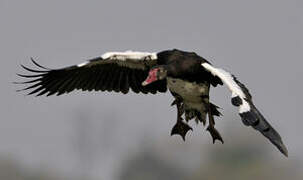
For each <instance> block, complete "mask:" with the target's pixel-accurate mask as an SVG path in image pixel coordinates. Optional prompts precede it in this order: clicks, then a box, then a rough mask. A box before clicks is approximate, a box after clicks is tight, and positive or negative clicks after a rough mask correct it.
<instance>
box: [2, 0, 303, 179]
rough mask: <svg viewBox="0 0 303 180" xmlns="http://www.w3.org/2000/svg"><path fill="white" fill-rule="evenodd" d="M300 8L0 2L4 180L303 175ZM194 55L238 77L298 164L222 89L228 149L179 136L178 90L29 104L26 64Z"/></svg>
mask: <svg viewBox="0 0 303 180" xmlns="http://www.w3.org/2000/svg"><path fill="white" fill-rule="evenodd" d="M302 32H303V1H301V0H288V1H283V0H266V1H264V0H255V1H249V0H229V1H216V0H215V1H214V0H203V1H190V0H188V1H176V0H175V1H165V0H153V1H145V0H128V1H115V0H101V1H76V0H60V1H59V0H58V1H57V0H53V1H46V0H45V1H44V0H27V1H22V0H19V1H17V0H0V52H1V53H0V59H1V66H0V67H1V71H0V80H1V94H0V98H1V101H0V106H1V108H0V111H1V112H0V113H1V118H0V179H5V180H34V179H35V180H40V179H41V180H42V179H43V180H63V179H64V180H66V179H73V180H77V179H78V180H96V179H104V180H136V179H138V180H141V179H146V180H154V179H157V180H158V179H190V180H198V179H219V178H220V179H221V178H222V179H223V178H224V179H236V180H237V179H273V178H275V179H292V180H296V179H298V180H299V179H303V172H302V170H303V169H302V167H303V154H302V151H303V142H302V136H303V132H302V125H303V120H302V118H301V114H302V113H301V111H302V103H301V102H302V100H303V99H302V91H303V85H302V83H301V82H302V77H303V73H302V69H301V67H302V65H303V63H302V58H303V55H302V52H303V35H302ZM172 48H179V49H183V50H188V51H195V52H197V53H198V54H199V55H201V56H203V57H205V58H206V59H208V60H209V61H210V62H212V63H213V64H214V65H215V66H217V67H223V68H224V69H226V70H229V71H231V72H233V73H234V74H235V75H236V76H238V77H239V79H240V80H241V81H242V82H243V83H245V84H246V85H247V86H248V88H249V89H250V91H251V93H252V94H253V96H254V101H255V104H256V105H257V107H259V109H260V110H261V111H262V112H263V114H264V115H265V117H267V119H268V121H269V122H270V123H271V124H272V125H273V126H274V127H275V128H276V129H277V130H278V132H279V133H280V134H281V136H282V138H283V141H284V143H285V144H286V146H287V147H288V150H289V158H285V157H284V156H282V154H281V153H280V152H279V151H278V150H277V149H276V148H275V147H274V146H273V145H271V144H270V143H269V141H268V140H266V139H265V138H264V137H263V136H262V135H261V134H260V133H258V132H256V131H254V130H253V129H251V128H247V127H245V126H244V125H243V124H242V122H241V120H240V118H239V116H238V115H237V111H238V110H237V108H235V107H232V105H231V104H230V92H229V91H228V90H227V88H226V87H219V88H216V89H212V92H211V101H212V102H214V103H215V104H217V105H218V106H220V107H221V108H222V109H221V111H222V113H223V114H224V116H223V117H221V118H217V129H218V130H219V131H220V132H221V134H222V136H223V139H224V140H225V144H224V145H221V144H220V143H218V142H217V143H216V144H214V145H213V144H212V140H211V137H210V135H209V134H208V132H206V131H205V127H203V126H202V125H199V126H196V125H195V124H194V123H193V124H192V126H193V128H194V131H193V132H190V133H189V134H188V136H187V140H186V142H183V140H182V139H181V138H180V137H178V136H173V137H170V130H171V128H172V126H173V125H174V123H175V120H176V110H175V107H170V106H169V105H170V103H171V102H172V100H173V99H172V97H171V95H170V94H169V93H166V94H158V95H142V94H139V95H137V94H134V93H129V94H127V95H122V94H117V93H101V92H91V93H88V92H80V91H76V92H73V93H70V94H68V95H63V96H59V97H47V98H46V97H39V98H36V97H34V96H25V92H23V93H17V92H16V90H17V89H20V88H22V86H17V85H14V84H12V82H14V81H21V80H22V79H21V78H18V77H17V76H16V75H15V73H22V72H24V71H22V69H21V67H20V66H19V65H20V64H24V65H28V66H30V67H32V65H31V64H30V60H29V59H30V57H33V58H35V59H36V60H37V61H38V62H39V63H41V64H42V65H45V66H47V67H50V68H61V67H64V66H68V65H73V64H78V63H81V62H82V61H84V60H86V59H88V58H93V57H96V56H99V55H101V54H103V53H104V52H107V51H125V50H138V51H151V52H153V51H155V52H158V51H161V50H165V49H172Z"/></svg>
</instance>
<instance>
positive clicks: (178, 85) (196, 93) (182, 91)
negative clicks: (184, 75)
mask: <svg viewBox="0 0 303 180" xmlns="http://www.w3.org/2000/svg"><path fill="white" fill-rule="evenodd" d="M167 86H168V88H169V90H170V91H172V92H174V93H177V94H178V95H180V96H181V97H182V98H183V99H184V100H185V101H188V102H193V103H194V102H197V103H199V102H201V101H202V99H203V98H204V97H205V96H208V95H209V86H210V85H209V83H206V82H205V83H196V82H189V81H186V80H183V79H178V78H171V77H168V78H167Z"/></svg>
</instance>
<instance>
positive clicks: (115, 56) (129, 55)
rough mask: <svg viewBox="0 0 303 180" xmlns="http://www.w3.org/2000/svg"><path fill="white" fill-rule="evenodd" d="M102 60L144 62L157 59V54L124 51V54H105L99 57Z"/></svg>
mask: <svg viewBox="0 0 303 180" xmlns="http://www.w3.org/2000/svg"><path fill="white" fill-rule="evenodd" d="M101 58H102V59H117V60H121V61H124V60H126V59H136V60H144V59H145V58H150V59H151V60H155V59H157V53H150V52H137V51H125V52H107V53H105V54H103V55H102V56H101Z"/></svg>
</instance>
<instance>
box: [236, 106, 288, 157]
mask: <svg viewBox="0 0 303 180" xmlns="http://www.w3.org/2000/svg"><path fill="white" fill-rule="evenodd" d="M250 107H251V110H250V111H248V112H245V113H240V116H241V118H242V121H243V123H244V124H245V125H246V126H252V127H253V128H254V129H256V130H258V131H259V132H260V133H262V134H263V135H264V136H265V137H266V138H267V139H269V141H270V142H271V143H272V144H274V145H275V146H276V147H277V148H278V149H279V151H280V152H281V153H283V154H284V155H285V156H286V157H288V151H287V148H286V146H285V145H284V144H283V141H282V138H281V136H280V135H279V133H278V132H277V131H276V130H275V129H274V128H273V127H272V126H271V125H270V124H269V123H268V122H267V121H266V119H265V118H264V116H263V115H262V114H261V113H260V112H259V111H258V109H257V108H256V107H255V106H254V105H253V104H252V103H250Z"/></svg>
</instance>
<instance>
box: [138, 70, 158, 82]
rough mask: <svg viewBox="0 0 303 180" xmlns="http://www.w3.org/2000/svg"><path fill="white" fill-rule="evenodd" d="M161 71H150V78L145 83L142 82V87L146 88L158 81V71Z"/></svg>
mask: <svg viewBox="0 0 303 180" xmlns="http://www.w3.org/2000/svg"><path fill="white" fill-rule="evenodd" d="M158 70H159V69H158V68H155V69H152V70H150V71H149V73H148V77H147V78H146V79H145V81H143V82H142V86H146V85H148V84H150V83H152V82H154V81H157V80H158V79H157V71H158Z"/></svg>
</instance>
